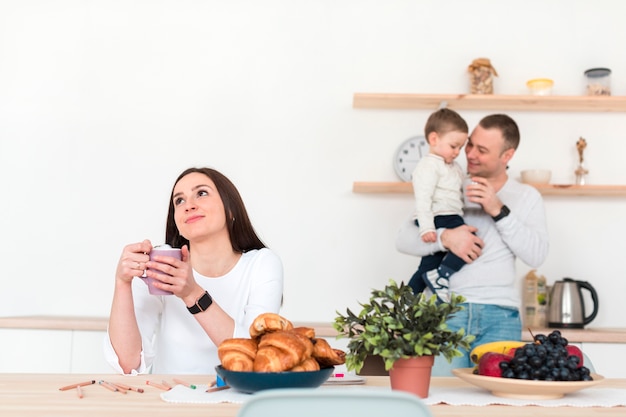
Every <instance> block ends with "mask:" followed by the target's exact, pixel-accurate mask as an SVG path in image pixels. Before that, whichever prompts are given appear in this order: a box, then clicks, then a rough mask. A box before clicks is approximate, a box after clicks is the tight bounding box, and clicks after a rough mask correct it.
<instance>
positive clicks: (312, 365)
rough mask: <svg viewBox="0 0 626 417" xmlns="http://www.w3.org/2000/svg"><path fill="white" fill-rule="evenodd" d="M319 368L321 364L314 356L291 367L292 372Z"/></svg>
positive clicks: (310, 370) (317, 369)
mask: <svg viewBox="0 0 626 417" xmlns="http://www.w3.org/2000/svg"><path fill="white" fill-rule="evenodd" d="M319 370H320V364H319V363H318V362H317V361H316V360H315V359H313V358H306V359H305V360H304V361H303V362H301V363H299V364H298V365H296V366H294V367H293V368H291V369H290V371H291V372H313V371H319Z"/></svg>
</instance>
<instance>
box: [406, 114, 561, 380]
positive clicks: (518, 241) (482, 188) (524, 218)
mask: <svg viewBox="0 0 626 417" xmlns="http://www.w3.org/2000/svg"><path fill="white" fill-rule="evenodd" d="M519 140H520V135H519V129H518V127H517V124H516V123H515V121H514V120H513V119H511V118H510V117H509V116H507V115H504V114H495V115H490V116H487V117H485V118H483V119H482V120H481V121H480V122H479V124H478V126H476V128H475V129H474V131H473V132H472V134H471V135H470V137H469V140H468V142H467V145H466V146H465V154H466V157H467V171H468V173H469V175H470V177H471V179H472V181H473V183H472V184H470V185H469V186H468V189H467V194H466V198H467V199H468V200H469V201H470V202H473V203H477V204H479V205H480V207H481V208H468V207H466V208H465V214H464V219H465V223H466V224H465V225H463V226H459V227H457V228H455V229H440V230H437V234H438V239H437V242H435V243H424V242H422V240H421V239H420V237H419V230H418V228H417V227H416V226H415V223H414V222H413V220H412V219H409V220H407V221H406V223H405V224H404V225H403V226H402V228H401V229H400V232H399V233H398V237H397V240H396V247H397V249H398V250H399V251H400V252H403V253H406V254H410V255H416V256H425V255H430V254H432V253H435V252H437V251H450V252H452V253H454V254H455V255H457V256H458V257H460V258H461V259H463V260H464V261H465V262H466V263H467V264H466V265H465V266H464V267H463V268H461V270H460V271H459V272H457V273H455V274H454V275H453V276H452V277H451V278H450V283H449V284H450V292H451V293H455V294H459V295H462V296H464V297H465V298H466V302H467V304H465V310H463V311H462V312H460V313H457V314H456V315H455V317H454V318H452V319H451V320H449V321H448V326H449V327H450V328H451V329H452V330H457V329H459V328H465V330H466V333H468V334H473V335H474V336H475V337H476V339H475V340H474V342H473V346H477V345H480V344H482V343H487V342H492V341H496V340H519V339H520V338H521V327H522V326H521V319H520V315H519V305H520V290H519V288H518V287H517V285H516V282H515V281H516V276H515V259H516V258H519V259H520V260H521V261H523V262H524V263H526V264H528V265H529V266H531V267H534V268H536V267H538V266H539V265H541V264H542V263H543V261H544V260H545V258H546V256H547V253H548V246H549V242H548V231H547V227H546V221H545V210H544V206H543V201H542V199H541V195H540V194H539V192H538V191H537V190H536V189H534V188H533V187H531V186H528V185H524V184H520V183H519V182H517V181H515V180H512V179H510V178H509V176H508V175H507V166H508V163H509V161H510V160H511V158H513V155H515V150H516V149H517V147H518V145H519ZM463 353H464V356H463V357H461V358H455V359H454V360H453V361H452V363H448V362H447V361H446V360H445V359H444V358H443V357H438V358H437V359H436V362H435V367H434V368H433V375H450V374H451V372H450V370H451V369H452V368H467V367H470V366H472V363H471V361H470V359H469V352H463Z"/></svg>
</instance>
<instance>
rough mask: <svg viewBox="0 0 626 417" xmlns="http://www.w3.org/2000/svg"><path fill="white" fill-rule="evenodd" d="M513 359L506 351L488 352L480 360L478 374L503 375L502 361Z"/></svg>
mask: <svg viewBox="0 0 626 417" xmlns="http://www.w3.org/2000/svg"><path fill="white" fill-rule="evenodd" d="M511 359H513V357H512V356H509V355H505V354H504V353H496V352H487V353H485V354H484V355H483V356H481V358H480V361H479V362H478V375H484V376H497V377H501V376H502V370H501V369H500V362H508V361H510V360H511Z"/></svg>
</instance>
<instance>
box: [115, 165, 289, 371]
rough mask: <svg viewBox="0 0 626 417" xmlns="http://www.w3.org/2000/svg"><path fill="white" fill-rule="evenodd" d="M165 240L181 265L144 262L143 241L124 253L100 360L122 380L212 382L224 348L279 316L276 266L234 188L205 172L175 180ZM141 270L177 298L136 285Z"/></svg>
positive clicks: (162, 260) (171, 260)
mask: <svg viewBox="0 0 626 417" xmlns="http://www.w3.org/2000/svg"><path fill="white" fill-rule="evenodd" d="M165 240H166V243H168V244H169V245H170V246H172V247H174V248H181V249H182V250H181V252H182V260H177V259H175V258H172V257H168V256H158V257H155V259H154V261H150V260H149V256H148V253H149V252H150V251H151V250H152V244H151V243H150V241H148V240H144V241H143V242H141V243H133V244H130V245H128V246H126V247H125V248H124V250H123V252H122V256H121V257H120V260H119V263H118V265H117V272H116V275H115V290H114V294H113V303H112V307H111V316H110V318H109V328H108V337H107V338H106V339H105V346H104V349H105V356H106V359H107V361H108V362H109V363H110V364H111V365H112V366H113V367H114V368H115V369H116V370H117V371H118V372H120V373H124V374H139V373H146V372H152V373H159V374H167V373H176V374H211V373H214V372H215V366H216V365H219V359H218V357H217V346H219V344H220V343H221V342H222V341H223V340H225V339H228V338H232V337H249V333H248V332H249V327H250V324H251V323H252V321H253V320H254V319H255V318H256V317H257V316H258V315H259V314H261V313H265V312H274V313H278V310H279V308H280V303H281V297H282V291H283V268H282V263H281V261H280V259H279V258H278V256H277V255H276V254H274V252H272V251H271V250H269V249H267V248H266V247H265V245H264V244H263V242H261V240H260V239H259V238H258V236H257V235H256V233H255V231H254V228H253V227H252V224H251V223H250V219H249V217H248V214H247V212H246V208H245V206H244V204H243V201H242V199H241V196H240V195H239V192H238V191H237V189H236V188H235V186H234V185H233V184H232V183H231V182H230V180H228V178H226V177H225V176H224V175H222V174H221V173H219V172H218V171H215V170H213V169H210V168H190V169H187V170H186V171H184V172H183V173H182V174H180V176H179V177H178V179H177V180H176V182H175V184H174V187H173V189H172V194H171V198H170V204H169V212H168V216H167V225H166V235H165ZM148 268H151V269H158V270H159V271H162V272H164V273H165V274H167V275H164V274H159V273H158V272H154V271H152V270H149V269H148ZM144 271H145V274H146V276H148V277H151V278H155V279H156V280H158V281H157V282H155V286H156V287H157V288H159V289H162V290H167V291H171V292H172V293H173V296H172V295H165V296H155V295H150V294H149V293H148V287H147V285H145V284H144V283H143V282H142V281H141V280H140V279H134V278H135V277H138V276H142V275H143V274H144Z"/></svg>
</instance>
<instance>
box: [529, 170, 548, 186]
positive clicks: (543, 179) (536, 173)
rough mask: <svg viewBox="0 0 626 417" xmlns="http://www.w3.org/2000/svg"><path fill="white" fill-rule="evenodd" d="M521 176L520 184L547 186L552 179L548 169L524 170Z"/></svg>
mask: <svg viewBox="0 0 626 417" xmlns="http://www.w3.org/2000/svg"><path fill="white" fill-rule="evenodd" d="M521 174H522V182H523V183H526V184H548V183H549V182H550V178H552V171H550V170H549V169H526V170H524V171H522V172H521Z"/></svg>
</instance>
